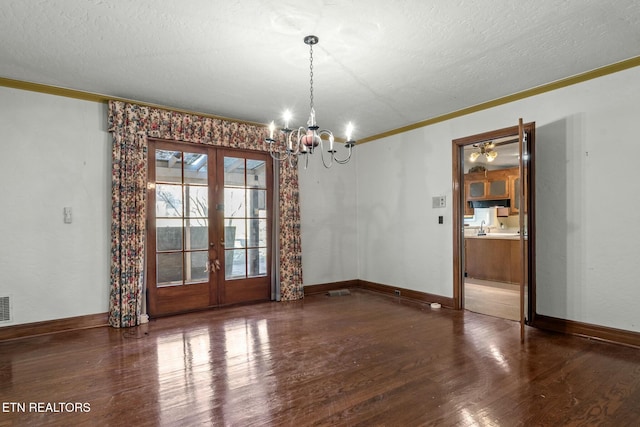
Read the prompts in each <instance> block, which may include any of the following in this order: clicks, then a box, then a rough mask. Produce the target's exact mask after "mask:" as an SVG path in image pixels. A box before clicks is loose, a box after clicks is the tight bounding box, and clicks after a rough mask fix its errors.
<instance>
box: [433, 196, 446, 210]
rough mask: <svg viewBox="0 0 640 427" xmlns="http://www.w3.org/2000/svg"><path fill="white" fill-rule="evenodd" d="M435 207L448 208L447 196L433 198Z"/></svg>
mask: <svg viewBox="0 0 640 427" xmlns="http://www.w3.org/2000/svg"><path fill="white" fill-rule="evenodd" d="M431 203H432V207H433V208H446V207H447V196H435V197H432V198H431Z"/></svg>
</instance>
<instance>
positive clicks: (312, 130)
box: [265, 36, 356, 169]
mask: <svg viewBox="0 0 640 427" xmlns="http://www.w3.org/2000/svg"><path fill="white" fill-rule="evenodd" d="M318 41H319V39H318V37H316V36H306V37H305V38H304V43H305V44H306V45H308V46H309V75H310V84H311V86H310V90H309V94H310V95H309V98H310V101H311V102H310V107H311V112H310V113H309V120H308V121H307V127H306V128H305V127H302V126H300V127H299V128H298V129H296V130H293V129H290V128H289V121H290V120H291V113H290V112H289V111H288V110H287V111H285V112H284V117H283V119H284V127H283V128H282V129H280V133H281V134H282V135H284V143H283V144H282V146H280V144H278V142H279V140H280V139H278V140H276V139H274V133H275V131H276V126H275V124H274V122H271V123H270V124H269V138H266V139H265V142H266V143H267V144H268V145H269V153H270V154H271V157H273V158H274V159H276V160H278V161H283V160H287V159H288V160H289V164H290V165H293V159H294V158H297V156H299V155H306V154H313V151H314V149H315V148H316V147H317V146H318V145H319V146H320V157H321V158H322V164H323V165H324V167H325V168H330V167H331V166H332V165H333V162H334V161H335V162H336V163H339V164H345V163H347V162H348V161H349V160H350V159H351V150H352V148H353V147H354V146H355V145H356V142H355V141H354V140H353V139H351V136H352V133H353V125H352V124H351V122H349V124H348V125H347V132H346V134H347V139H346V142H345V143H344V146H345V147H346V148H347V150H348V153H347V157H345V158H344V159H339V158H337V157H336V152H337V151H336V149H335V148H334V137H333V132H331V131H330V130H327V129H320V127H319V126H318V125H317V123H316V111H315V109H314V108H313V46H314V45H316V44H318ZM323 136H325V137H326V139H328V140H329V149H328V150H327V153H329V154H330V159H329V162H328V163H327V161H326V160H325V158H324V154H323V151H324V144H323V140H322V137H323ZM308 164H309V156H306V157H305V169H306V168H307V165H308Z"/></svg>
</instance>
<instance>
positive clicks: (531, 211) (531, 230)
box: [451, 122, 536, 324]
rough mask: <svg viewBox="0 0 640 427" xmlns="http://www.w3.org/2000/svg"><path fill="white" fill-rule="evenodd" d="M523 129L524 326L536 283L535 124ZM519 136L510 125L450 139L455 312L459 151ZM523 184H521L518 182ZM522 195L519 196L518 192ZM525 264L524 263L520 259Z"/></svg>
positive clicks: (460, 281)
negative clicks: (526, 155) (525, 155)
mask: <svg viewBox="0 0 640 427" xmlns="http://www.w3.org/2000/svg"><path fill="white" fill-rule="evenodd" d="M523 130H524V132H525V134H526V135H527V145H528V151H529V167H528V172H529V173H528V182H527V184H528V190H529V191H527V192H526V193H525V194H526V199H527V200H526V206H527V215H526V218H527V231H528V236H527V237H528V239H527V240H526V242H527V260H526V261H527V264H528V266H529V268H528V269H527V272H526V274H527V278H528V280H527V282H528V289H527V298H526V300H527V306H526V307H525V308H524V309H525V313H526V314H525V317H526V318H527V324H532V323H533V322H534V321H535V316H536V280H535V271H536V269H535V167H534V165H535V122H530V123H525V124H524V125H523ZM518 134H519V126H518V125H516V126H510V127H507V128H503V129H498V130H493V131H489V132H484V133H480V134H476V135H470V136H466V137H463V138H458V139H454V140H453V141H451V145H452V156H451V158H452V171H453V180H452V183H453V196H452V199H453V206H452V209H453V218H452V223H453V302H454V308H455V309H456V310H462V309H464V277H463V276H464V267H463V262H464V211H463V209H464V203H465V201H464V200H463V198H464V170H463V163H462V161H463V156H462V151H463V148H464V147H465V146H467V145H472V144H477V143H479V142H483V141H487V140H491V139H498V138H504V137H508V136H514V135H518ZM522 185H524V182H523V183H522ZM521 194H522V193H521ZM523 261H525V260H523Z"/></svg>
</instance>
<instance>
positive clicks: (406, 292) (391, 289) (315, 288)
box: [304, 279, 454, 308]
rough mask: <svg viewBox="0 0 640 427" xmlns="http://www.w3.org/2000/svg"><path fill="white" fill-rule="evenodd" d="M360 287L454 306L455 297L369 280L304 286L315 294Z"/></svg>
mask: <svg viewBox="0 0 640 427" xmlns="http://www.w3.org/2000/svg"><path fill="white" fill-rule="evenodd" d="M345 288H360V289H365V290H368V291H372V292H378V293H381V294H385V295H391V296H397V294H396V291H400V298H404V299H407V300H412V301H417V302H421V303H427V304H430V303H432V302H437V303H439V304H440V305H442V306H443V307H448V308H453V307H454V304H453V298H448V297H443V296H441V295H434V294H428V293H426V292H420V291H414V290H411V289H405V288H400V287H398V286H389V285H383V284H381V283H375V282H369V281H367V280H360V279H354V280H345V281H342V282H333V283H323V284H321V285H309V286H305V287H304V294H305V295H314V294H322V293H327V292H329V291H333V290H338V289H345Z"/></svg>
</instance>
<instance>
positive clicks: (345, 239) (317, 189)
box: [298, 147, 358, 286]
mask: <svg viewBox="0 0 640 427" xmlns="http://www.w3.org/2000/svg"><path fill="white" fill-rule="evenodd" d="M340 148H342V147H339V148H338V150H339V149H340ZM345 153H346V151H340V152H339V153H338V157H339V158H343V157H344V156H345ZM354 156H357V153H355V154H354ZM327 160H328V159H327ZM302 163H303V162H300V165H299V171H298V173H299V184H300V188H301V191H300V217H301V220H302V224H303V225H302V228H301V238H302V275H303V283H304V285H305V286H307V285H315V284H323V283H332V282H339V281H345V280H352V279H357V278H358V250H357V239H356V231H357V227H356V223H357V215H356V184H355V178H356V161H355V159H354V158H352V159H351V161H350V162H349V163H347V164H346V165H338V164H334V165H333V166H332V167H331V169H325V167H324V166H323V165H322V160H321V159H320V153H319V152H318V151H316V152H315V153H314V154H313V155H312V156H311V158H310V159H309V165H308V167H307V169H306V170H305V169H304V166H303V165H302Z"/></svg>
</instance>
